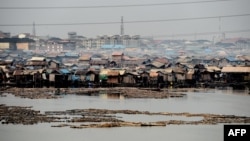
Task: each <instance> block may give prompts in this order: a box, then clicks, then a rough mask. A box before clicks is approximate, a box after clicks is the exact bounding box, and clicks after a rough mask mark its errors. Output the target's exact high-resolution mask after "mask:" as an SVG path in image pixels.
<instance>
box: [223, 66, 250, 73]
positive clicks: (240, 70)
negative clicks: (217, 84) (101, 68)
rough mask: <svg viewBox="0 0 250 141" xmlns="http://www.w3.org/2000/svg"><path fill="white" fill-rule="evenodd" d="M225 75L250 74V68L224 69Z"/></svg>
mask: <svg viewBox="0 0 250 141" xmlns="http://www.w3.org/2000/svg"><path fill="white" fill-rule="evenodd" d="M221 72H224V73H250V67H223V68H222V70H221Z"/></svg>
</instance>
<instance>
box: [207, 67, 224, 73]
mask: <svg viewBox="0 0 250 141" xmlns="http://www.w3.org/2000/svg"><path fill="white" fill-rule="evenodd" d="M206 69H207V71H208V72H215V71H221V69H220V68H218V67H216V66H208V67H206Z"/></svg>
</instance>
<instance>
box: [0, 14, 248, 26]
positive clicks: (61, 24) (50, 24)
mask: <svg viewBox="0 0 250 141" xmlns="http://www.w3.org/2000/svg"><path fill="white" fill-rule="evenodd" d="M243 16H250V14H237V15H221V16H209V17H193V18H176V19H159V20H140V21H139V20H137V21H123V23H128V24H129V23H154V22H170V21H187V20H204V19H216V18H232V17H243ZM104 24H120V21H117V22H89V23H44V24H37V23H36V26H72V25H104ZM0 26H2V27H3V26H33V24H0Z"/></svg>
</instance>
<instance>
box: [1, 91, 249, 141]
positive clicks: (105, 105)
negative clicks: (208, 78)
mask: <svg viewBox="0 0 250 141" xmlns="http://www.w3.org/2000/svg"><path fill="white" fill-rule="evenodd" d="M183 93H186V94H187V95H186V96H184V97H182V98H168V99H124V98H123V97H118V98H109V97H108V96H106V95H100V96H98V95H97V96H79V95H63V96H62V98H59V99H26V98H18V97H14V96H13V95H11V94H6V97H0V104H6V105H8V106H32V108H33V109H34V110H40V111H41V112H45V111H64V110H71V109H88V108H97V109H110V110H120V109H128V110H139V111H150V112H189V113H211V114H226V115H238V116H250V108H249V107H250V95H249V94H248V91H247V90H245V91H233V90H232V89H226V90H218V89H207V90H204V89H203V90H198V91H187V92H183ZM118 116H121V117H122V118H124V119H123V120H126V121H158V120H172V119H176V120H197V118H195V117H193V118H194V119H192V118H187V119H185V118H184V119H183V117H182V118H180V117H167V118H166V117H161V116H158V117H152V118H151V117H145V116H141V115H139V116H126V115H125V116H124V115H122V114H121V115H118ZM198 119H199V117H198ZM51 125H53V123H39V124H36V125H11V124H8V125H4V124H0V140H3V141H13V140H19V141H24V140H25V141H34V140H36V141H44V140H47V141H50V140H51V141H52V140H53V141H54V140H60V141H68V140H71V141H100V140H108V141H117V140H119V141H127V140H137V141H152V140H157V141H166V140H170V141H171V140H173V141H182V140H185V141H198V140H202V141H210V140H213V141H222V140H223V124H218V125H167V126H166V127H116V128H87V129H72V128H69V127H63V128H53V127H51Z"/></svg>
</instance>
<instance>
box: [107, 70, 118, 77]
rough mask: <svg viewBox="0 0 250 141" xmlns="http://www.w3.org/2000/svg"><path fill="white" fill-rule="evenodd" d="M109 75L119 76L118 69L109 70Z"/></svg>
mask: <svg viewBox="0 0 250 141" xmlns="http://www.w3.org/2000/svg"><path fill="white" fill-rule="evenodd" d="M107 75H108V76H119V71H116V70H110V71H108V74H107Z"/></svg>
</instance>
